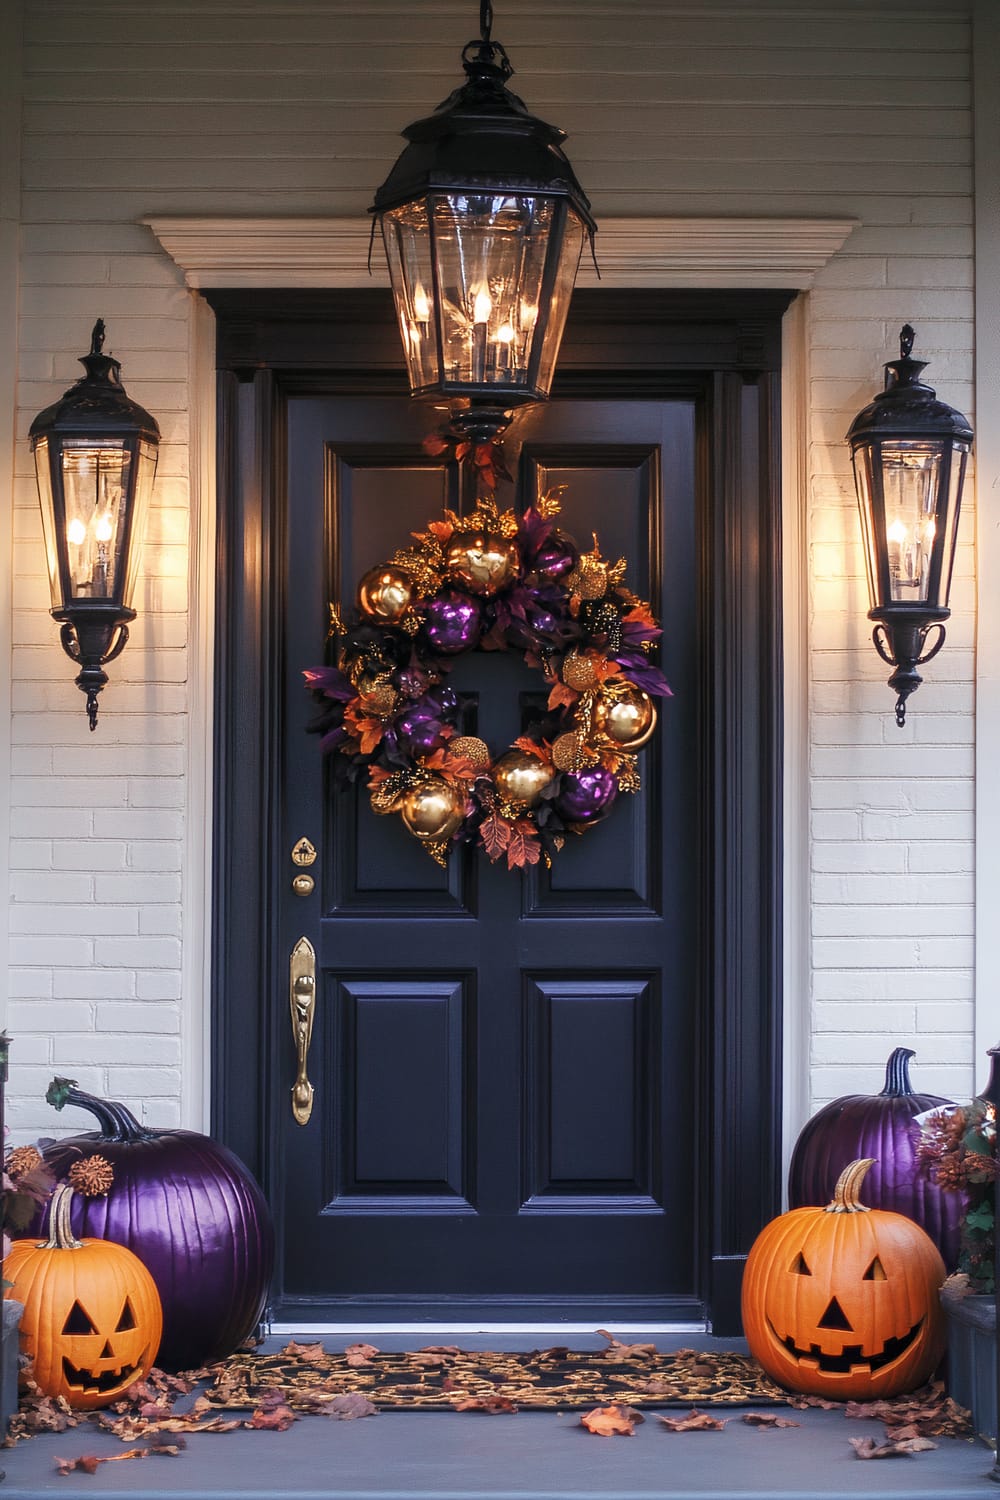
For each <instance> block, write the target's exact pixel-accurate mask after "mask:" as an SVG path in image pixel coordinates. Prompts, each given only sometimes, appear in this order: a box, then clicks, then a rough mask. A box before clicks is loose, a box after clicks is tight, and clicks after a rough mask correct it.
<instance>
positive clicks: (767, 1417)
mask: <svg viewBox="0 0 1000 1500" xmlns="http://www.w3.org/2000/svg"><path fill="white" fill-rule="evenodd" d="M743 1420H744V1422H746V1424H747V1426H748V1427H759V1428H760V1429H761V1430H762V1431H763V1429H764V1428H765V1427H801V1426H802V1423H801V1422H793V1421H792V1419H791V1417H778V1416H775V1414H774V1413H773V1412H770V1411H748V1412H747V1413H746V1414H745V1415H744V1418H743Z"/></svg>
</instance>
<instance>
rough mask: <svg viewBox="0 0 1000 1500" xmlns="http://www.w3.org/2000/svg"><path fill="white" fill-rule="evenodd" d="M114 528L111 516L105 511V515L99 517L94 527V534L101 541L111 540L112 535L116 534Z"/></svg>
mask: <svg viewBox="0 0 1000 1500" xmlns="http://www.w3.org/2000/svg"><path fill="white" fill-rule="evenodd" d="M114 530H115V528H114V526H113V525H112V522H111V517H110V516H109V515H108V513H107V511H105V512H104V515H103V516H101V517H100V518H99V519H98V522H97V525H96V526H95V527H94V535H95V536H96V538H97V540H98V541H99V542H110V540H111V538H112V536H113V535H114Z"/></svg>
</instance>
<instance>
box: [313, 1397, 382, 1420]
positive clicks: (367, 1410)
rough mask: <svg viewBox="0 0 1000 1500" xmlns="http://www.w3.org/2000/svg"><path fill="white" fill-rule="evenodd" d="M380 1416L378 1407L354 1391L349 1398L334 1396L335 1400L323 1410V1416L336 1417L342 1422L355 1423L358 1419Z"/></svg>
mask: <svg viewBox="0 0 1000 1500" xmlns="http://www.w3.org/2000/svg"><path fill="white" fill-rule="evenodd" d="M377 1414H378V1407H377V1406H376V1405H375V1403H374V1402H373V1401H369V1400H368V1397H367V1396H362V1395H361V1393H360V1392H355V1391H352V1392H351V1393H350V1394H349V1395H347V1396H334V1398H333V1400H332V1401H331V1402H330V1403H329V1404H328V1405H327V1406H325V1407H324V1408H323V1415H324V1416H327V1417H336V1418H337V1419H338V1420H339V1421H341V1422H353V1421H354V1420H355V1418H357V1417H374V1416H377Z"/></svg>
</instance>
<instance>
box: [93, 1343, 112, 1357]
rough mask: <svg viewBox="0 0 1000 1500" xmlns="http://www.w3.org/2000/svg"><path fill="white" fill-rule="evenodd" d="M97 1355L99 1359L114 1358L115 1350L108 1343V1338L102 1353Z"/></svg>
mask: <svg viewBox="0 0 1000 1500" xmlns="http://www.w3.org/2000/svg"><path fill="white" fill-rule="evenodd" d="M97 1357H98V1359H114V1357H115V1356H114V1350H113V1349H112V1347H111V1345H110V1344H109V1343H108V1341H107V1339H105V1341H104V1348H103V1349H102V1350H101V1352H100V1354H99V1355H98V1356H97Z"/></svg>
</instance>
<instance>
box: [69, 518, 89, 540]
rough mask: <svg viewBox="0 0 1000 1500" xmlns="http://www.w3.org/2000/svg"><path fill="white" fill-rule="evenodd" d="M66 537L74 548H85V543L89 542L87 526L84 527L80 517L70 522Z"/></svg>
mask: <svg viewBox="0 0 1000 1500" xmlns="http://www.w3.org/2000/svg"><path fill="white" fill-rule="evenodd" d="M66 535H67V537H68V538H69V540H70V541H71V542H72V543H73V546H74V547H82V546H83V544H84V542H85V541H86V540H87V528H86V526H84V524H83V522H82V521H81V520H80V518H79V516H74V517H73V519H72V521H70V523H69V525H68V526H67V527H66Z"/></svg>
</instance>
